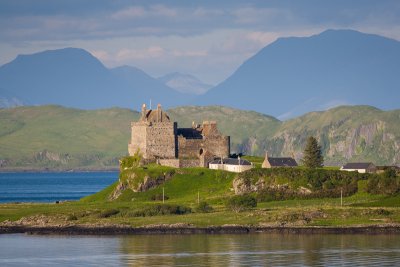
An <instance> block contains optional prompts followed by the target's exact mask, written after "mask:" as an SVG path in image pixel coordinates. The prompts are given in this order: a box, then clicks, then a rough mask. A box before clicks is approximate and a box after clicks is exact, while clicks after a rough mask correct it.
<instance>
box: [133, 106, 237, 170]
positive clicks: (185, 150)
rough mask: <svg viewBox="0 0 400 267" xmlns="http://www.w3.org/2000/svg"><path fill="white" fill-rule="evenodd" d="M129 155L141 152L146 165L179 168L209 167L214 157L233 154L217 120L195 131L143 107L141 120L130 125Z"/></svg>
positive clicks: (163, 113) (193, 128) (160, 113)
mask: <svg viewBox="0 0 400 267" xmlns="http://www.w3.org/2000/svg"><path fill="white" fill-rule="evenodd" d="M131 130H132V136H131V141H130V143H129V145H128V151H129V155H131V156H132V155H134V154H135V153H137V152H139V153H140V154H141V156H142V157H143V159H144V160H145V161H146V162H157V163H159V164H161V165H165V166H171V167H176V168H182V167H208V164H209V162H211V161H212V160H214V159H215V158H221V157H222V158H227V157H229V155H230V137H229V136H224V135H221V134H220V133H219V131H218V129H217V123H216V122H215V121H205V122H203V125H195V124H194V123H193V125H192V128H178V124H177V123H176V122H171V120H170V118H169V116H168V115H167V113H165V112H164V111H163V110H162V109H161V105H160V104H158V105H157V109H156V110H151V109H150V110H148V109H146V105H145V104H143V106H142V112H141V118H140V119H139V121H137V122H132V123H131Z"/></svg>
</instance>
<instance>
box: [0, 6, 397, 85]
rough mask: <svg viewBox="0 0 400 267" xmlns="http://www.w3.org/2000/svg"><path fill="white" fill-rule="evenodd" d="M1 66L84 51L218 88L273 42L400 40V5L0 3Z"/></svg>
mask: <svg viewBox="0 0 400 267" xmlns="http://www.w3.org/2000/svg"><path fill="white" fill-rule="evenodd" d="M0 25H1V26H0V64H5V63H7V62H9V61H11V60H13V59H14V58H15V57H16V56H17V55H18V54H29V53H33V52H38V51H42V50H46V49H56V48H63V47H79V48H84V49H86V50H88V51H89V52H91V53H92V54H93V55H95V56H96V57H98V58H99V59H100V60H101V61H102V62H103V63H104V64H105V65H106V66H107V67H115V66H120V65H131V66H136V67H139V68H141V69H143V70H144V71H146V72H147V73H149V74H150V75H153V76H156V77H157V76H161V75H164V74H166V73H169V72H174V71H179V72H183V73H190V74H194V75H196V76H197V77H199V78H200V79H201V80H203V81H205V82H207V83H211V84H217V83H219V82H221V81H223V80H224V79H225V78H227V77H228V76H229V75H230V74H232V72H233V71H234V70H235V69H236V68H237V67H238V66H239V65H240V64H241V63H243V61H244V60H246V59H247V58H249V57H250V56H252V55H254V54H255V53H256V52H257V51H259V50H260V49H261V48H263V47H264V46H266V45H268V44H270V43H271V42H273V41H274V40H276V39H277V38H279V37H286V36H310V35H313V34H316V33H319V32H322V31H324V30H326V29H330V28H334V29H343V28H345V29H355V30H359V31H362V32H368V33H376V34H380V35H383V36H386V37H390V38H394V39H397V40H400V1H397V0H394V1H385V0H375V1H371V0H353V1H348V0H346V1H343V0H334V1H329V0H325V1H319V0H318V1H317V0H304V1H301V0H296V1H295V0H293V1H284V0H279V1H267V0H264V1H256V0H246V1H232V0H231V1H215V0H214V1H207V0H205V1H183V0H181V1H152V0H147V1H122V0H109V1H106V0H59V1H57V0H35V1H33V0H29V1H28V0H2V1H0Z"/></svg>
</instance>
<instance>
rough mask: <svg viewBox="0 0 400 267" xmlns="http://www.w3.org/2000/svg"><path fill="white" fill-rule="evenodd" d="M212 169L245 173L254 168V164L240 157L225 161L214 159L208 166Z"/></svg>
mask: <svg viewBox="0 0 400 267" xmlns="http://www.w3.org/2000/svg"><path fill="white" fill-rule="evenodd" d="M208 167H209V168H210V169H214V170H224V171H228V172H244V171H247V170H250V169H252V168H253V164H252V163H251V162H250V161H248V160H245V159H241V158H240V157H239V158H237V159H235V158H224V159H220V158H219V159H214V160H213V161H211V162H210V163H209V165H208Z"/></svg>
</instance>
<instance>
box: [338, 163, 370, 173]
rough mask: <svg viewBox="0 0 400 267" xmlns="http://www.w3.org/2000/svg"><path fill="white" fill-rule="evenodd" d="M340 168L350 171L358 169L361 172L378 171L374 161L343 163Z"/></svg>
mask: <svg viewBox="0 0 400 267" xmlns="http://www.w3.org/2000/svg"><path fill="white" fill-rule="evenodd" d="M340 170H341V171H348V172H354V171H357V172H359V173H374V172H376V166H375V165H374V164H373V163H372V162H352V163H347V164H346V165H343V166H342V167H341V168H340Z"/></svg>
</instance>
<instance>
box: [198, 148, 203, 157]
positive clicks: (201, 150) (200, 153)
mask: <svg viewBox="0 0 400 267" xmlns="http://www.w3.org/2000/svg"><path fill="white" fill-rule="evenodd" d="M199 155H200V156H201V155H203V149H202V148H200V151H199Z"/></svg>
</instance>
